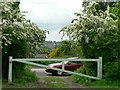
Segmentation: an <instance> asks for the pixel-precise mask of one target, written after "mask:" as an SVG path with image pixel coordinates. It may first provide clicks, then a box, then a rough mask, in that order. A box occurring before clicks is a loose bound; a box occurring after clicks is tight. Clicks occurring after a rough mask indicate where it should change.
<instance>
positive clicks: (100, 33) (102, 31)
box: [61, 2, 120, 81]
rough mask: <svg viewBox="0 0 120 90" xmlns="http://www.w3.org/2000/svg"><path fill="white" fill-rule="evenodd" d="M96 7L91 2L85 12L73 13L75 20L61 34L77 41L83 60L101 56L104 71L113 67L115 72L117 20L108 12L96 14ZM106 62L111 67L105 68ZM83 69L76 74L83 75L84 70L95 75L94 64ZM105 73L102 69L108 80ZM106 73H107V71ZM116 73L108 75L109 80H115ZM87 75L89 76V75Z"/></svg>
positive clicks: (117, 41) (117, 57) (117, 37)
mask: <svg viewBox="0 0 120 90" xmlns="http://www.w3.org/2000/svg"><path fill="white" fill-rule="evenodd" d="M98 5H99V3H95V2H92V3H90V5H89V7H88V8H87V10H86V12H81V13H75V15H76V16H77V18H76V19H74V20H73V21H72V24H70V25H68V26H66V27H64V28H63V29H62V30H61V32H63V34H67V35H68V36H69V37H70V39H72V40H75V41H77V42H78V43H79V44H80V45H81V49H82V52H83V56H84V57H85V58H98V57H100V56H102V57H103V65H105V66H106V69H108V68H109V69H110V67H112V65H113V66H114V69H116V70H117V66H115V62H117V60H118V59H119V58H120V57H119V53H120V48H119V46H120V43H119V42H120V30H119V28H118V26H117V20H118V19H117V20H114V19H113V18H112V17H111V16H110V13H109V10H107V11H105V12H104V11H102V10H99V13H98V11H97V10H96V8H95V7H96V6H98ZM108 9H109V8H108ZM96 11H97V12H96ZM114 15H115V14H114ZM115 17H116V15H115ZM108 62H110V63H111V64H110V65H111V66H109V67H108V66H107V63H108ZM85 68H86V69H83V70H80V71H78V72H83V73H84V72H86V70H88V71H94V72H93V74H95V75H96V73H95V71H96V68H95V63H90V62H86V67H85ZM114 69H112V70H114ZM105 71H106V70H105V68H103V74H104V75H105V77H106V78H108V76H106V74H105ZM107 71H108V73H109V70H107ZM111 72H114V71H111ZM117 72H118V70H117ZM117 72H116V73H115V74H112V75H110V77H109V78H114V79H115V80H117V77H115V75H117ZM88 74H89V75H90V74H91V73H88ZM111 76H114V77H111ZM81 79H82V78H80V80H81ZM85 80H87V79H85ZM85 80H84V81H85Z"/></svg>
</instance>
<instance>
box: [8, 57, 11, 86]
mask: <svg viewBox="0 0 120 90" xmlns="http://www.w3.org/2000/svg"><path fill="white" fill-rule="evenodd" d="M8 83H9V84H11V83H12V56H10V57H9V69H8Z"/></svg>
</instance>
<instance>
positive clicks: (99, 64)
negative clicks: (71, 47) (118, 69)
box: [8, 56, 102, 83]
mask: <svg viewBox="0 0 120 90" xmlns="http://www.w3.org/2000/svg"><path fill="white" fill-rule="evenodd" d="M13 61H16V62H21V63H25V64H30V65H35V66H39V67H43V68H47V67H48V66H47V65H42V64H37V63H33V62H30V61H62V69H59V68H52V67H50V68H51V69H53V70H57V71H60V72H66V73H69V74H75V75H79V76H84V77H88V78H92V79H97V80H100V79H102V57H99V58H98V59H77V58H73V59H70V58H69V59H39V58H29V59H23V58H22V59H19V58H18V59H13V57H12V56H10V57H9V72H8V83H12V62H13ZM64 61H96V62H97V76H96V77H94V76H89V75H85V74H81V73H76V72H72V71H68V70H65V67H64Z"/></svg>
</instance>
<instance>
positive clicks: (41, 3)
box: [20, 0, 82, 41]
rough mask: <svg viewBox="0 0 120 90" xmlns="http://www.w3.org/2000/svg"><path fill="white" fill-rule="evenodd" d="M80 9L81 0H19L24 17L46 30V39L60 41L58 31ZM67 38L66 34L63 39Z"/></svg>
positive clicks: (69, 21) (60, 35) (67, 23)
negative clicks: (47, 32)
mask: <svg viewBox="0 0 120 90" xmlns="http://www.w3.org/2000/svg"><path fill="white" fill-rule="evenodd" d="M81 9H82V0H20V10H21V12H22V11H26V12H27V13H23V14H24V15H25V18H26V19H30V20H31V21H32V22H34V23H36V24H37V25H38V27H40V28H42V29H45V30H48V31H49V34H47V37H46V41H61V38H62V33H61V34H59V31H60V30H61V29H62V28H63V27H65V26H67V25H69V24H70V23H71V21H72V19H74V18H75V15H74V13H75V12H79V11H80V10H81ZM66 39H68V37H67V36H65V37H64V38H63V40H66Z"/></svg>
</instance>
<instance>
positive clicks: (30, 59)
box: [12, 58, 99, 61]
mask: <svg viewBox="0 0 120 90" xmlns="http://www.w3.org/2000/svg"><path fill="white" fill-rule="evenodd" d="M98 60H99V59H37V58H36V59H33V58H29V59H24V58H23V59H12V61H98Z"/></svg>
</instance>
